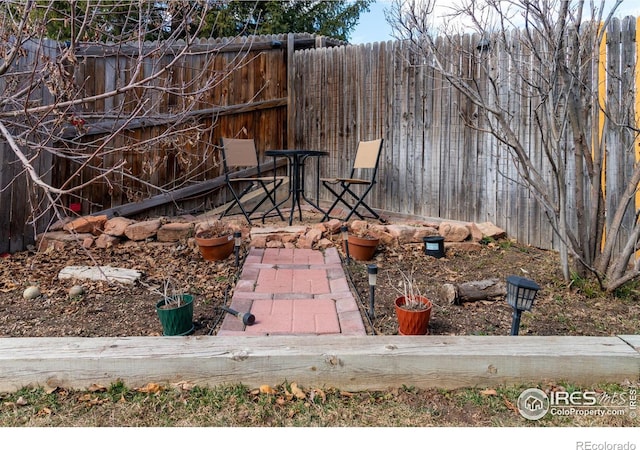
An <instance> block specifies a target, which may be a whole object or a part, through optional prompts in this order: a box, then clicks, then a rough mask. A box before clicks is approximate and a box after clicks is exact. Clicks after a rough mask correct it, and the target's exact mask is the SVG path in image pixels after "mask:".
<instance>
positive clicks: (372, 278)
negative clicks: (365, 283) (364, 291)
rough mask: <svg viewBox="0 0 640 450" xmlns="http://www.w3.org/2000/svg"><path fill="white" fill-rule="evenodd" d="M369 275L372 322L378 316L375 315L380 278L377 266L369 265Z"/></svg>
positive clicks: (370, 316) (370, 315)
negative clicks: (377, 286)
mask: <svg viewBox="0 0 640 450" xmlns="http://www.w3.org/2000/svg"><path fill="white" fill-rule="evenodd" d="M367 273H368V274H369V318H370V319H371V320H373V319H375V317H376V315H375V313H374V304H375V290H376V282H377V280H376V278H377V276H378V266H376V265H375V264H369V265H368V266H367Z"/></svg>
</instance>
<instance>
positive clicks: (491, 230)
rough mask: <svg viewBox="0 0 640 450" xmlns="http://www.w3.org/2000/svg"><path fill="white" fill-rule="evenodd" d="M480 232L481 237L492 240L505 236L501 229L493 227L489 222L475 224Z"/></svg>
mask: <svg viewBox="0 0 640 450" xmlns="http://www.w3.org/2000/svg"><path fill="white" fill-rule="evenodd" d="M476 225H477V226H478V228H479V229H480V231H481V232H482V235H483V237H490V238H493V239H500V238H503V237H505V236H506V235H507V233H505V231H504V230H503V229H502V228H499V227H497V226H495V225H494V224H493V223H491V222H482V223H478V224H476Z"/></svg>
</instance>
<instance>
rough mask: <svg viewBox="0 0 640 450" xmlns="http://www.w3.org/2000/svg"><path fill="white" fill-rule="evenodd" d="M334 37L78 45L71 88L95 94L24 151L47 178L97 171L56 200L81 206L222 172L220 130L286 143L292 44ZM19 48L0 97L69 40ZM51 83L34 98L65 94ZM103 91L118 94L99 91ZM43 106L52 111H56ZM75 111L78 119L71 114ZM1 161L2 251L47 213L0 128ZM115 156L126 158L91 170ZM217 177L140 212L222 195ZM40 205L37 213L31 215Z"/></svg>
mask: <svg viewBox="0 0 640 450" xmlns="http://www.w3.org/2000/svg"><path fill="white" fill-rule="evenodd" d="M341 44H342V43H341V42H339V41H333V40H328V39H326V38H318V37H315V36H312V35H308V34H296V35H293V34H289V35H273V36H258V37H248V38H237V39H216V40H200V41H196V42H195V43H193V44H191V45H190V46H189V47H188V51H186V52H185V53H184V55H182V56H180V57H179V58H178V59H177V60H175V61H173V60H172V58H173V57H174V55H177V54H180V52H181V51H182V50H183V49H185V48H186V47H185V43H184V42H182V41H178V42H174V43H168V42H162V43H155V42H154V43H145V44H144V46H142V47H139V46H138V45H131V46H129V45H109V44H80V45H79V46H78V48H77V50H76V52H75V55H74V56H75V58H76V59H77V61H78V62H77V64H75V66H73V68H72V69H69V70H70V71H71V72H72V73H73V86H74V89H75V90H76V91H77V92H75V93H74V98H92V99H93V100H91V101H85V102H83V103H82V104H80V105H76V106H73V107H71V108H68V109H65V110H64V111H63V114H64V115H65V117H66V118H67V119H68V121H65V122H69V123H66V125H62V126H60V125H59V124H58V125H57V127H51V128H46V129H44V130H43V129H42V128H43V127H40V128H39V129H38V130H37V131H39V132H40V133H42V136H41V138H40V139H41V141H42V142H43V148H44V146H45V145H47V151H43V149H41V148H29V146H25V148H23V149H22V150H23V151H24V152H25V153H26V156H27V157H28V158H33V161H34V163H35V164H34V165H35V167H36V171H37V173H39V174H43V176H46V181H47V182H48V183H51V185H52V186H54V187H62V186H64V188H65V189H69V188H73V187H74V186H82V185H83V184H85V183H87V182H88V181H90V180H93V181H92V182H91V183H90V184H88V185H87V186H84V187H82V189H80V190H78V191H76V192H74V193H73V195H65V196H64V197H63V198H61V199H60V200H61V203H62V205H64V206H68V205H69V204H71V203H76V202H80V203H81V204H82V210H81V212H82V213H83V214H89V213H96V212H99V211H102V210H105V209H110V208H113V207H117V206H119V205H123V204H128V203H132V202H140V201H141V200H144V199H148V198H151V197H153V198H158V197H159V196H163V195H166V196H167V198H170V197H171V196H170V195H168V194H169V193H171V192H172V191H175V190H177V189H183V190H184V189H185V188H189V187H190V186H193V185H194V184H196V183H200V182H203V181H207V180H212V179H216V178H218V177H220V176H221V174H222V164H221V161H220V157H221V156H220V152H219V151H218V144H219V142H220V138H221V137H223V136H224V137H248V138H254V139H255V140H256V146H257V148H258V150H259V152H260V153H261V159H264V158H263V157H262V153H263V152H264V151H265V150H267V149H280V148H286V147H287V146H288V144H287V139H288V135H289V134H290V131H289V130H288V128H287V122H288V115H291V113H292V112H291V111H289V110H288V107H287V105H288V98H289V92H288V88H289V84H288V82H287V74H288V72H289V71H288V69H287V64H288V62H289V60H290V59H291V55H292V54H293V51H294V50H295V49H300V48H307V47H310V46H311V47H313V46H316V45H341ZM42 49H45V50H46V52H44V53H42ZM24 50H25V57H21V58H18V59H17V62H16V63H15V64H14V65H13V66H12V68H11V70H10V71H9V73H8V74H7V75H6V76H4V77H0V93H3V95H4V96H8V95H10V94H11V92H12V91H11V89H14V88H13V87H12V82H14V81H16V80H18V79H19V77H22V78H23V79H24V78H25V76H24V75H25V74H34V73H38V71H41V70H42V68H43V66H44V65H45V64H47V63H49V62H51V61H56V62H58V61H61V60H64V58H62V56H61V55H63V54H64V51H65V47H64V45H63V44H62V43H59V42H56V41H51V40H46V39H45V40H42V41H37V42H27V43H26V44H25V46H24ZM169 64H171V66H170V67H171V69H170V70H167V71H166V72H165V73H163V74H162V76H160V77H157V78H155V79H154V80H153V81H152V82H147V84H145V85H141V86H140V87H136V88H135V89H122V87H124V86H129V85H130V84H131V83H134V82H136V81H137V80H139V79H141V78H143V77H149V75H150V74H152V73H154V72H158V71H161V70H162V68H163V67H166V66H167V65H169ZM61 65H62V63H61V62H60V63H59V64H58V67H59V66H61ZM138 68H140V69H141V70H139V71H138V70H137V69H138ZM51 78H53V74H52V76H51ZM50 89H52V87H51V83H49V84H47V83H41V84H38V85H37V86H36V87H35V88H34V89H33V91H34V92H33V93H32V95H31V97H30V99H31V100H33V99H38V101H39V102H40V104H43V105H53V104H55V102H56V101H63V100H64V99H60V96H59V97H58V98H57V100H56V99H54V95H53V94H52V92H50ZM109 92H116V94H115V95H103V94H104V93H109ZM64 94H66V93H64ZM138 108H140V110H139V111H137V112H136V109H138ZM0 113H4V114H5V116H3V117H4V119H3V120H4V121H5V122H8V123H11V121H13V122H14V123H16V124H20V123H22V124H24V123H29V122H30V121H29V120H28V119H27V118H26V117H25V116H24V115H23V114H22V113H21V112H20V108H19V107H18V108H17V109H16V110H12V109H11V107H5V108H4V109H3V110H2V111H0ZM11 114H13V116H11ZM44 114H45V115H48V117H49V118H52V117H53V118H55V117H56V115H55V114H56V113H55V112H53V111H49V112H45V113H44ZM75 117H79V118H82V119H83V120H84V121H85V124H84V125H82V126H74V125H72V124H73V120H74V118H75ZM31 122H36V123H37V122H38V121H31ZM48 122H49V123H50V122H53V120H49V121H48ZM34 130H35V127H34ZM32 140H33V141H38V139H34V138H32ZM45 142H46V144H45ZM34 147H35V146H34ZM94 153H95V155H93V156H92V154H94ZM37 155H40V156H37ZM0 162H2V163H3V164H1V165H0V205H2V208H3V210H4V211H10V212H9V213H7V214H2V215H0V216H2V217H0V253H5V252H14V251H19V250H22V249H24V248H25V246H26V245H27V244H29V243H33V241H34V234H35V232H36V231H37V232H42V231H43V230H44V229H45V227H46V226H47V225H48V224H49V223H50V222H51V212H50V211H47V210H44V211H43V209H44V208H46V205H45V204H43V203H40V205H39V202H41V201H42V195H41V194H40V195H39V196H37V195H36V194H35V193H37V192H38V190H37V189H35V188H33V186H32V183H31V181H30V180H29V178H28V177H27V176H26V175H25V173H24V169H23V167H22V164H21V163H20V162H19V160H18V158H17V157H16V155H15V154H14V153H13V151H12V150H11V148H10V147H9V146H8V144H7V142H5V141H4V139H0ZM120 164H122V167H121V168H118V169H117V170H113V171H112V172H111V173H109V174H107V175H106V176H104V177H102V178H96V177H97V176H98V175H100V174H101V173H104V172H105V171H107V170H110V169H112V168H113V167H119V165H120ZM217 186H218V189H212V190H210V191H208V192H200V193H199V194H198V195H195V196H190V197H186V198H184V197H183V198H181V199H180V201H173V202H168V203H167V202H165V203H164V204H160V203H158V204H156V206H155V208H153V209H152V210H149V211H145V213H148V214H155V215H162V214H176V213H187V212H197V211H202V210H204V209H208V208H211V207H214V206H217V205H218V204H220V203H223V202H225V201H226V200H227V197H226V195H227V193H226V191H225V190H224V189H219V186H220V184H218V185H217ZM34 195H36V197H34ZM30 197H34V198H33V201H32V202H31V204H30V205H29V207H26V208H25V198H30ZM31 206H33V207H34V208H35V210H36V211H35V214H33V213H31V212H30V209H31ZM37 214H41V215H40V216H39V217H38V218H37V220H36V223H33V221H34V217H36V215H37Z"/></svg>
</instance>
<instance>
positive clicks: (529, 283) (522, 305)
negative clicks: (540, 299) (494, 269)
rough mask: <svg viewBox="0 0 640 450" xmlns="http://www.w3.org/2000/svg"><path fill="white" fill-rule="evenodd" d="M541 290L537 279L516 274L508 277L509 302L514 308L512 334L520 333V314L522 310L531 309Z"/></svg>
mask: <svg viewBox="0 0 640 450" xmlns="http://www.w3.org/2000/svg"><path fill="white" fill-rule="evenodd" d="M539 290H540V286H538V285H537V284H536V282H535V281H533V280H530V279H528V278H522V277H518V276H515V275H510V276H508V277H507V303H508V304H509V305H511V307H512V308H513V320H512V322H511V336H517V335H518V329H519V328H520V315H521V314H522V311H530V310H531V308H532V307H533V300H534V299H535V298H536V294H537V293H538V291H539Z"/></svg>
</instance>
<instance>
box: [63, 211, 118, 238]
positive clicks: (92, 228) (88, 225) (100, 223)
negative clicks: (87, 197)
mask: <svg viewBox="0 0 640 450" xmlns="http://www.w3.org/2000/svg"><path fill="white" fill-rule="evenodd" d="M106 222H107V216H105V215H100V216H83V217H78V218H77V219H74V220H72V221H71V222H68V223H66V224H65V225H64V226H63V227H62V228H63V230H64V231H68V232H75V233H91V234H95V235H98V234H100V233H102V230H103V228H104V224H105V223H106Z"/></svg>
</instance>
